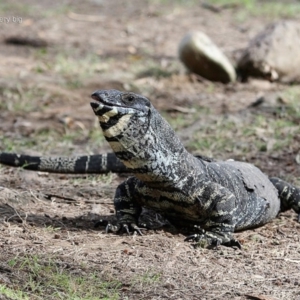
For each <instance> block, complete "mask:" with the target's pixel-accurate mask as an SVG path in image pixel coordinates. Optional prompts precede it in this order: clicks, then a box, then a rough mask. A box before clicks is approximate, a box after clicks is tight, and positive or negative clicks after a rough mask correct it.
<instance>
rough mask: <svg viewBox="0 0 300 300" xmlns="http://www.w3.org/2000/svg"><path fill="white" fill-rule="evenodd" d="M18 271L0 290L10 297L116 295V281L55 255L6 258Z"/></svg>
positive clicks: (93, 298)
mask: <svg viewBox="0 0 300 300" xmlns="http://www.w3.org/2000/svg"><path fill="white" fill-rule="evenodd" d="M8 264H9V266H10V268H11V269H12V270H13V272H14V273H15V274H16V273H17V274H18V276H16V278H17V280H14V282H13V283H12V284H10V285H9V286H5V285H0V291H1V292H2V293H3V294H5V295H7V296H9V297H12V298H13V299H64V300H71V299H72V300H74V299H78V300H99V299H103V300H104V299H107V300H108V299H109V300H117V299H119V298H120V297H119V289H120V287H121V284H120V282H118V281H116V280H112V281H105V280H103V279H102V278H101V277H100V276H99V275H98V272H96V271H95V270H94V271H91V269H90V268H87V267H85V266H80V265H79V266H70V265H69V264H67V263H63V262H60V261H59V260H57V259H55V258H53V259H52V258H42V257H38V256H26V257H16V258H14V259H11V260H10V261H9V262H8Z"/></svg>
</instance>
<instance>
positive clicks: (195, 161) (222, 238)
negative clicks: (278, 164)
mask: <svg viewBox="0 0 300 300" xmlns="http://www.w3.org/2000/svg"><path fill="white" fill-rule="evenodd" d="M92 98H93V99H94V101H92V102H91V106H92V108H93V110H94V113H95V114H96V116H98V118H99V123H100V126H101V128H102V130H103V134H104V136H105V138H106V140H107V141H108V143H109V144H110V146H111V148H112V149H113V150H114V152H115V154H116V156H117V157H118V158H119V159H120V160H121V161H122V162H123V164H124V165H125V166H126V167H127V168H129V169H132V170H134V177H130V178H128V179H127V180H126V181H125V182H123V183H122V184H121V185H120V186H119V187H118V188H117V191H116V194H115V199H114V204H115V208H116V214H117V218H118V225H117V226H116V227H113V226H111V225H110V229H112V230H113V231H117V230H120V229H121V228H122V227H125V229H126V230H127V231H128V228H130V227H131V229H133V230H137V231H138V232H140V231H139V229H138V226H137V221H138V216H139V214H140V212H141V209H142V207H143V206H145V207H149V208H152V209H155V210H158V211H159V212H160V213H163V214H164V215H165V216H166V217H167V218H169V220H171V221H173V223H174V225H176V223H187V224H190V225H197V226H200V227H201V228H203V229H204V230H205V231H202V232H201V234H194V235H192V236H190V237H188V238H187V239H194V240H200V239H201V240H205V242H206V243H207V244H208V245H218V244H224V245H230V246H232V245H235V246H239V243H238V242H237V241H236V240H234V238H233V235H232V234H233V232H234V231H237V230H243V229H247V228H252V227H257V226H260V225H263V224H265V223H267V222H269V221H270V220H271V219H273V218H274V217H276V215H277V214H278V212H279V211H280V206H281V203H280V199H279V197H278V191H277V189H276V185H274V184H273V183H272V182H271V181H270V180H269V179H268V177H267V176H266V175H264V174H263V173H262V172H261V171H260V170H259V169H258V168H256V167H254V166H253V165H251V164H247V163H243V162H236V161H226V162H215V161H209V160H203V159H201V158H196V157H194V156H193V155H192V154H190V153H189V152H187V151H186V149H185V148H184V146H183V145H182V143H181V142H180V140H179V139H178V137H177V136H176V134H175V132H174V131H173V129H172V128H171V127H170V125H169V124H168V123H167V122H166V121H165V120H164V119H163V118H162V117H161V115H160V114H159V113H158V112H157V111H156V110H155V108H154V107H153V106H152V104H151V103H150V101H149V100H148V99H147V98H145V97H143V96H140V95H136V94H133V93H122V92H119V91H116V90H104V91H101V90H99V91H96V92H95V93H93V94H92ZM283 184H284V186H286V185H285V183H284V182H283ZM295 189H296V190H297V191H298V189H297V188H295ZM294 194H295V193H294ZM294 198H295V200H293V201H287V202H286V201H285V205H287V206H288V207H289V208H294V209H295V210H296V211H297V212H298V213H299V201H300V197H299V192H298V194H295V197H294ZM295 203H296V204H295Z"/></svg>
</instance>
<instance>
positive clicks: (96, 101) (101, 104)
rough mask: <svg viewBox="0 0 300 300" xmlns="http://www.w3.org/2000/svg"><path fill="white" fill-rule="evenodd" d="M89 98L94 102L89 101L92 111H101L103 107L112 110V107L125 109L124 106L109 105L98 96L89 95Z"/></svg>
mask: <svg viewBox="0 0 300 300" xmlns="http://www.w3.org/2000/svg"><path fill="white" fill-rule="evenodd" d="M91 98H92V99H93V100H94V101H91V102H90V103H91V106H92V108H93V109H97V108H98V109H101V108H103V107H107V108H113V107H116V106H117V107H124V108H126V106H124V105H121V104H118V103H110V102H108V101H106V99H105V98H102V97H101V96H99V95H98V94H96V93H94V94H92V95H91Z"/></svg>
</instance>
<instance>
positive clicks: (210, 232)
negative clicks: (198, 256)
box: [185, 182, 241, 248]
mask: <svg viewBox="0 0 300 300" xmlns="http://www.w3.org/2000/svg"><path fill="white" fill-rule="evenodd" d="M197 201H198V204H199V211H200V213H202V212H203V215H204V216H205V219H206V222H205V224H204V227H205V228H206V229H207V230H206V231H205V230H201V232H200V233H196V234H193V235H190V236H188V237H187V238H186V239H185V240H186V241H188V240H194V241H196V242H197V243H198V244H197V245H199V246H208V247H210V246H218V245H220V244H222V245H225V246H237V247H238V248H241V245H240V243H239V242H238V241H237V240H235V239H234V237H233V232H234V229H235V224H236V221H235V217H234V216H235V213H236V209H237V199H236V197H235V195H234V194H233V193H232V192H230V191H229V190H228V189H226V188H224V187H223V186H221V185H220V184H217V183H214V182H203V184H202V185H201V189H200V192H199V194H198V195H197Z"/></svg>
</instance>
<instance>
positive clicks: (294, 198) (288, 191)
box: [270, 177, 300, 223]
mask: <svg viewBox="0 0 300 300" xmlns="http://www.w3.org/2000/svg"><path fill="white" fill-rule="evenodd" d="M270 181H271V182H272V183H273V184H274V186H275V187H276V189H277V190H278V195H279V198H280V202H281V211H286V210H288V209H291V208H292V209H293V210H294V211H295V212H296V213H297V214H298V222H299V223H300V188H297V187H296V186H294V185H292V184H290V183H288V182H286V181H284V180H282V179H279V178H276V177H271V178H270Z"/></svg>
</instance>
